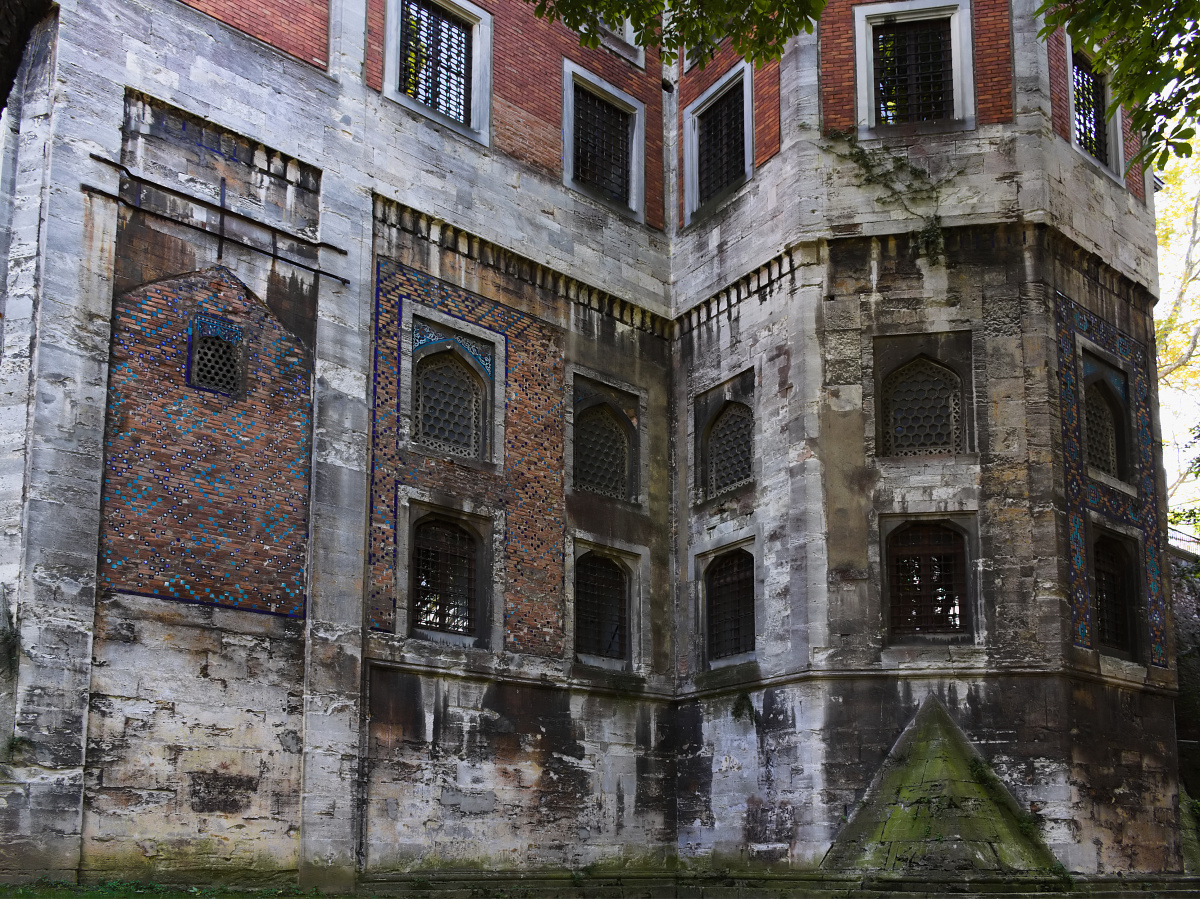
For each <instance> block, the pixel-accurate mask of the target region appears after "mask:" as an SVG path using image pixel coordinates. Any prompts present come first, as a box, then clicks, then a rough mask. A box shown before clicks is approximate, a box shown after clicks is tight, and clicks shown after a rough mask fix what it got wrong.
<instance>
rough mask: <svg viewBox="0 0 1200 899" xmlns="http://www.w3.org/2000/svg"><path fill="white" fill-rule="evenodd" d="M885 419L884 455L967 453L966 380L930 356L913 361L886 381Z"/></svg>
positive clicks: (884, 390) (884, 386) (884, 388)
mask: <svg viewBox="0 0 1200 899" xmlns="http://www.w3.org/2000/svg"><path fill="white" fill-rule="evenodd" d="M883 421H884V428H883V452H884V455H888V456H919V455H924V454H927V453H928V454H932V453H957V452H963V451H964V450H965V446H964V443H965V441H964V440H963V427H962V380H961V379H960V378H959V377H958V375H956V374H955V373H954V372H952V371H950V369H948V368H943V367H942V366H940V365H937V364H935V363H933V362H930V361H929V360H927V359H917V360H915V361H913V362H910V363H909V364H908V365H905V366H904V367H903V368H900V369H898V370H897V371H894V372H892V374H890V375H888V376H887V378H885V379H884V381H883Z"/></svg>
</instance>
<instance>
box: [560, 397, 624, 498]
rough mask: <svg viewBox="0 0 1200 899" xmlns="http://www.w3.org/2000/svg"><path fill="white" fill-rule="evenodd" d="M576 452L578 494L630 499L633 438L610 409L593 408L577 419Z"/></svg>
mask: <svg viewBox="0 0 1200 899" xmlns="http://www.w3.org/2000/svg"><path fill="white" fill-rule="evenodd" d="M574 450H575V475H574V482H575V488H576V489H577V490H587V491H590V492H591V493H599V494H602V495H603V496H611V497H615V498H616V499H628V497H629V463H630V458H629V457H630V452H629V434H628V432H627V431H626V430H625V428H624V427H622V425H621V423H620V422H619V421H617V417H616V415H614V414H613V412H612V410H611V409H609V408H608V406H606V405H599V406H593V407H592V408H590V409H587V410H585V411H584V412H583V413H581V414H580V415H579V416H578V417H577V418H576V419H575V446H574Z"/></svg>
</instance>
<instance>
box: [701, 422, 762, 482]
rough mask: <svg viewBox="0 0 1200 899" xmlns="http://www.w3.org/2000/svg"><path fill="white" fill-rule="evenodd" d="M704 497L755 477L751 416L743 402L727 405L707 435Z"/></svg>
mask: <svg viewBox="0 0 1200 899" xmlns="http://www.w3.org/2000/svg"><path fill="white" fill-rule="evenodd" d="M705 443H706V452H705V456H706V459H705V462H706V467H707V472H708V478H707V485H706V486H707V495H708V497H710V498H711V497H714V496H719V495H720V494H722V493H725V492H726V491H729V490H733V489H734V488H735V487H740V486H741V485H743V484H746V483H749V482H750V480H751V479H752V478H753V477H754V413H753V412H751V411H750V407H749V406H747V405H746V404H744V403H727V404H726V405H725V407H724V408H723V409H722V410H721V411H720V412H719V413H718V414H717V417H716V418H715V419H714V420H713V423H712V426H711V427H710V429H709V432H708V440H707V441H706V442H705Z"/></svg>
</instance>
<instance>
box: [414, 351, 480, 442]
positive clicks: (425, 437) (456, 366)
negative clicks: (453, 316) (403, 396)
mask: <svg viewBox="0 0 1200 899" xmlns="http://www.w3.org/2000/svg"><path fill="white" fill-rule="evenodd" d="M414 381H415V384H414V388H415V389H414V390H413V419H414V427H415V431H416V439H417V440H418V441H420V442H421V443H424V444H426V445H427V446H431V447H433V448H435V449H439V450H441V451H443V452H446V453H450V454H451V455H455V456H469V457H471V458H480V457H481V456H482V455H483V449H484V435H483V427H484V404H485V402H486V400H485V396H484V391H483V385H482V384H481V383H480V380H479V378H477V377H476V376H475V374H474V373H473V372H472V371H471V370H470V369H469V368H468V367H467V366H466V365H465V364H464V363H463V362H460V361H459V360H458V358H457V357H455V355H454V354H453V353H438V354H437V355H434V356H427V357H425V358H424V359H422V360H421V361H420V362H419V363H417V369H416V377H415V378H414Z"/></svg>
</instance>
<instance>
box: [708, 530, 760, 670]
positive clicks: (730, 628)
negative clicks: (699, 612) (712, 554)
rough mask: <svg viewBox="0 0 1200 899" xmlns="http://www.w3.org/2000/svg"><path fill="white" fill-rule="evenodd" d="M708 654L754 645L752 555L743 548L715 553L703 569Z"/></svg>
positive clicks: (718, 654) (726, 653) (734, 651)
mask: <svg viewBox="0 0 1200 899" xmlns="http://www.w3.org/2000/svg"><path fill="white" fill-rule="evenodd" d="M704 592H705V594H706V596H707V599H708V657H709V658H710V659H721V658H724V657H726V656H732V655H737V654H738V653H742V652H751V651H753V649H754V556H752V555H750V553H748V552H746V551H745V550H743V549H735V550H733V551H732V552H727V553H723V554H721V555H719V556H717V557H716V558H715V559H713V560H712V562H711V563H710V564H709V566H708V570H707V571H705V572H704Z"/></svg>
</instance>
